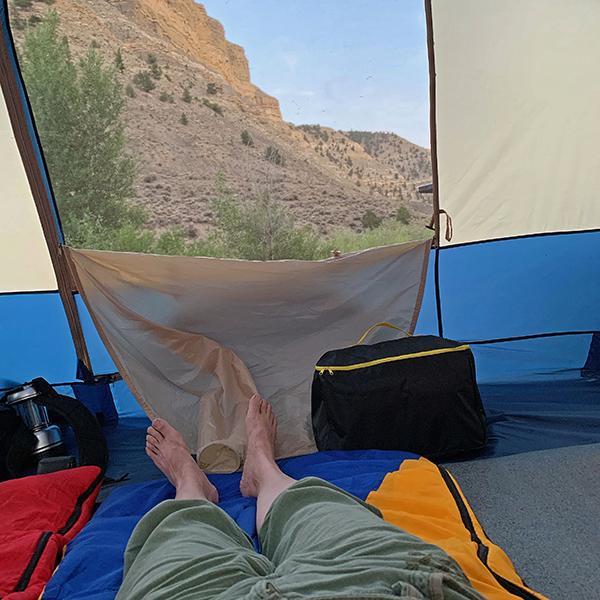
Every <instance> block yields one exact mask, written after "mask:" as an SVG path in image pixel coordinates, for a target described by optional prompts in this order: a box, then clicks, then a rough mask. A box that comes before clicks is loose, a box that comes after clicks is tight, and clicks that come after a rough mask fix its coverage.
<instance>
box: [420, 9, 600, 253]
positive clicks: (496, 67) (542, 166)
mask: <svg viewBox="0 0 600 600" xmlns="http://www.w3.org/2000/svg"><path fill="white" fill-rule="evenodd" d="M431 4H432V8H433V11H432V19H433V38H434V43H435V46H434V47H435V71H436V87H435V90H436V122H437V126H436V133H437V156H438V167H439V181H438V183H439V204H440V207H441V208H442V209H445V210H446V211H448V212H449V213H450V215H451V217H452V219H453V222H454V238H453V240H452V243H463V242H469V241H477V240H485V239H495V238H503V237H509V236H518V235H519V236H520V235H528V234H533V233H544V232H555V231H577V230H589V229H597V228H599V227H600V203H599V202H598V190H599V189H600V170H599V169H598V168H597V157H598V155H599V154H600V115H599V113H598V110H597V106H598V102H599V101H600V79H599V78H598V77H596V76H595V73H596V72H597V65H598V61H599V60H600V36H598V29H599V27H600V3H598V2H597V1H596V0H573V1H572V2H565V1H564V0H528V1H527V2H522V0H503V1H502V2H498V1H497V0H477V1H473V0H453V1H452V2H447V1H446V0H432V1H431ZM443 243H445V242H443Z"/></svg>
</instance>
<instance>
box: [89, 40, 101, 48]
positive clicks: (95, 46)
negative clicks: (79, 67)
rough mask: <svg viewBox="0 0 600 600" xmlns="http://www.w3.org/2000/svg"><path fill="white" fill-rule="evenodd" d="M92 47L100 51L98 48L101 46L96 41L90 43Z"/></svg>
mask: <svg viewBox="0 0 600 600" xmlns="http://www.w3.org/2000/svg"><path fill="white" fill-rule="evenodd" d="M90 47H91V48H93V49H94V50H98V48H100V44H99V43H98V42H97V41H96V40H92V41H91V43H90Z"/></svg>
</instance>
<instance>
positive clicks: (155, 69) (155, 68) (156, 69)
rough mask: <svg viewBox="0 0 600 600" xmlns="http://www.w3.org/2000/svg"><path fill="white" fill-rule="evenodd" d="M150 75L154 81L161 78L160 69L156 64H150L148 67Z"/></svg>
mask: <svg viewBox="0 0 600 600" xmlns="http://www.w3.org/2000/svg"><path fill="white" fill-rule="evenodd" d="M150 75H152V77H154V79H160V78H161V77H162V69H161V68H160V67H159V66H158V65H157V64H156V63H152V64H151V65H150Z"/></svg>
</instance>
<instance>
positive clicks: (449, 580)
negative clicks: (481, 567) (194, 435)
mask: <svg viewBox="0 0 600 600" xmlns="http://www.w3.org/2000/svg"><path fill="white" fill-rule="evenodd" d="M276 425H277V421H276V419H275V417H274V415H273V414H272V410H271V408H270V406H269V404H268V403H267V402H266V401H264V400H263V399H262V398H260V396H255V397H253V398H252V399H251V402H250V408H249V411H248V416H247V419H246V431H247V436H248V459H247V461H246V464H245V466H244V475H243V477H242V483H241V489H242V493H243V494H244V495H245V496H253V497H256V498H257V529H258V530H259V532H260V533H259V536H260V540H261V545H262V551H263V553H264V554H265V555H266V556H267V557H268V558H269V559H270V560H271V561H272V562H273V564H274V566H275V572H274V573H273V574H272V575H271V576H270V577H269V580H270V582H271V584H272V585H273V586H275V588H276V590H277V591H278V592H279V593H280V594H281V595H282V596H289V597H306V598H310V597H315V596H320V597H339V598H341V597H366V596H368V597H369V598H393V597H398V596H403V595H404V596H412V597H415V598H432V599H435V600H465V599H478V600H480V599H481V596H480V595H479V594H477V592H475V590H473V588H472V586H471V585H470V583H469V582H468V579H467V578H466V576H465V575H464V573H463V572H462V570H461V569H460V567H459V566H458V564H457V563H456V562H455V561H454V560H453V559H451V558H450V557H449V556H448V555H447V554H446V553H445V552H444V551H443V550H441V549H440V548H438V547H437V546H433V545H430V544H426V543H425V542H423V541H422V540H420V539H418V538H416V537H415V536H412V535H410V534H408V533H407V532H405V531H403V530H402V529H400V528H398V527H396V526H395V525H391V524H389V523H386V522H385V521H384V520H383V519H382V518H381V513H380V512H379V511H378V510H377V509H376V508H374V507H372V506H369V505H368V504H366V503H364V502H362V501H360V500H359V499H358V498H355V497H354V496H352V495H350V494H348V493H346V492H344V491H342V490H341V489H339V488H337V487H336V486H334V485H332V484H329V483H327V482H325V481H323V480H320V479H317V478H307V479H303V480H301V481H299V482H298V481H295V480H294V479H292V478H291V477H288V476H286V475H285V474H283V473H282V472H281V471H280V469H279V467H278V466H277V464H276V463H275V455H274V447H275V435H276Z"/></svg>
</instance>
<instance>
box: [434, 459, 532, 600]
mask: <svg viewBox="0 0 600 600" xmlns="http://www.w3.org/2000/svg"><path fill="white" fill-rule="evenodd" d="M437 467H438V469H439V471H440V474H441V476H442V479H443V480H444V483H445V484H446V486H447V487H448V491H449V492H450V494H452V497H453V498H454V501H455V502H456V506H457V508H458V512H459V513H460V518H461V519H462V522H463V525H464V526H465V528H466V529H467V531H468V532H469V533H470V534H471V541H472V542H475V543H476V544H477V558H478V559H479V560H480V561H481V562H482V563H483V565H484V566H485V567H486V568H487V570H488V571H489V572H490V573H491V574H492V576H493V577H494V579H495V580H496V581H497V582H498V583H499V584H500V585H501V586H502V587H503V588H504V589H505V590H506V591H507V592H509V593H510V594H513V595H514V596H517V597H519V598H523V599H524V600H539V596H537V595H535V594H534V593H533V592H531V591H530V590H529V589H527V587H526V586H525V587H521V586H520V585H518V584H516V583H514V582H512V581H509V580H508V579H505V578H504V577H502V575H498V573H496V572H495V571H494V570H493V569H492V567H490V565H489V563H488V555H489V548H488V547H487V546H486V545H485V544H484V543H483V542H482V541H481V539H480V537H479V536H478V535H477V532H476V531H475V526H474V525H473V520H472V519H471V515H469V511H468V509H467V506H466V504H465V501H464V500H463V498H462V496H461V494H460V492H459V491H458V488H457V486H456V484H455V483H454V481H453V479H452V477H450V474H449V473H448V471H446V469H444V468H443V467H440V466H439V465H437Z"/></svg>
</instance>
